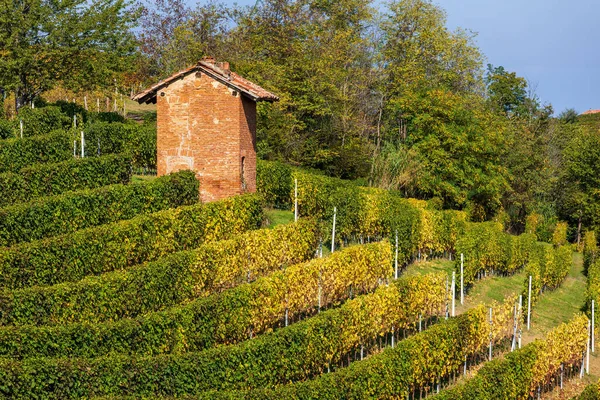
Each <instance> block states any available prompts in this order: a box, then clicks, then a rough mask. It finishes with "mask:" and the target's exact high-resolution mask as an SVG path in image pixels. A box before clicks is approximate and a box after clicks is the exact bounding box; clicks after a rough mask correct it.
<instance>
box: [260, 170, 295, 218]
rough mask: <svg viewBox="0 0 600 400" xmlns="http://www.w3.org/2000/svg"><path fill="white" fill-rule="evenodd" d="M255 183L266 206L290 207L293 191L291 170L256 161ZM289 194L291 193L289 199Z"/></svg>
mask: <svg viewBox="0 0 600 400" xmlns="http://www.w3.org/2000/svg"><path fill="white" fill-rule="evenodd" d="M256 182H257V185H256V186H257V189H258V192H259V193H262V195H263V196H264V198H265V202H266V204H267V205H268V206H270V207H276V208H288V207H290V206H291V205H292V203H293V190H294V183H293V179H292V169H291V168H290V167H289V166H287V165H286V164H283V163H279V162H266V161H263V160H258V161H257V165H256ZM290 193H292V197H291V198H290ZM290 200H291V202H290Z"/></svg>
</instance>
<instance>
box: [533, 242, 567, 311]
mask: <svg viewBox="0 0 600 400" xmlns="http://www.w3.org/2000/svg"><path fill="white" fill-rule="evenodd" d="M572 266H573V251H572V250H571V246H569V245H567V246H560V247H558V248H552V246H550V245H547V244H540V243H537V244H536V245H535V247H534V249H533V251H532V252H531V255H530V258H529V260H528V262H527V266H526V268H525V271H526V278H525V281H524V282H523V304H527V301H528V300H527V298H528V296H529V276H531V277H532V281H531V305H532V306H533V305H534V304H535V302H536V301H537V299H538V298H539V296H540V294H541V293H542V291H543V290H546V289H549V290H552V289H556V288H557V287H559V286H560V285H561V283H562V282H563V281H564V280H565V278H566V277H567V275H568V274H569V271H570V270H571V267H572Z"/></svg>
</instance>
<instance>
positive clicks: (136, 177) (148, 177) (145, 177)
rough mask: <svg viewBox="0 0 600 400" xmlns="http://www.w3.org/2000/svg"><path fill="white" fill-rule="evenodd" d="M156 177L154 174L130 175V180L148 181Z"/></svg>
mask: <svg viewBox="0 0 600 400" xmlns="http://www.w3.org/2000/svg"><path fill="white" fill-rule="evenodd" d="M155 179H156V175H132V176H131V182H132V183H139V182H148V181H153V180H155Z"/></svg>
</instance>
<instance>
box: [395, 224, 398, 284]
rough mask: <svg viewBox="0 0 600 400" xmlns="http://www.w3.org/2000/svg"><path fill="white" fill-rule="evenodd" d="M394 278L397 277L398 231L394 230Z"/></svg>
mask: <svg viewBox="0 0 600 400" xmlns="http://www.w3.org/2000/svg"><path fill="white" fill-rule="evenodd" d="M394 279H398V231H396V251H395V255H394Z"/></svg>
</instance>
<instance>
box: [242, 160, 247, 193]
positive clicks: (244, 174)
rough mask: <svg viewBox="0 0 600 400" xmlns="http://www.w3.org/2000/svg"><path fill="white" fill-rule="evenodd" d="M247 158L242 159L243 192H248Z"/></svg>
mask: <svg viewBox="0 0 600 400" xmlns="http://www.w3.org/2000/svg"><path fill="white" fill-rule="evenodd" d="M245 164H246V157H242V171H241V172H242V191H246V188H247V185H246V165H245Z"/></svg>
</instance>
